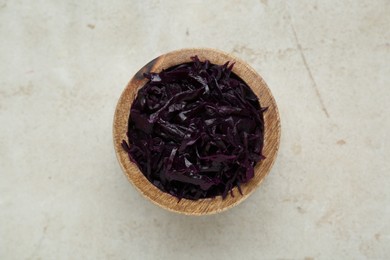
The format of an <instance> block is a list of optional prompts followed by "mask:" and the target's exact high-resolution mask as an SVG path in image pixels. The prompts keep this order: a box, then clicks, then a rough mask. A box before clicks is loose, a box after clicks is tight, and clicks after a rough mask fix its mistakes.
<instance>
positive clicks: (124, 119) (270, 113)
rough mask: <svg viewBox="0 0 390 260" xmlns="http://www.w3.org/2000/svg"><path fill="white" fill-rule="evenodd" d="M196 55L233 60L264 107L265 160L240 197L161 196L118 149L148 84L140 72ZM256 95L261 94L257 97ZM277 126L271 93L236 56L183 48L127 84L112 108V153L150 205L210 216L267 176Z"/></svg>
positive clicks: (162, 57) (151, 64)
mask: <svg viewBox="0 0 390 260" xmlns="http://www.w3.org/2000/svg"><path fill="white" fill-rule="evenodd" d="M195 55H198V57H199V59H200V60H205V59H208V60H210V62H211V63H216V64H223V63H225V62H226V61H233V62H235V65H234V67H233V72H234V73H235V74H236V75H237V76H238V77H240V78H241V79H242V80H244V81H245V82H246V83H247V84H248V86H249V87H250V88H251V89H252V90H253V91H254V92H255V94H256V96H257V97H258V98H259V100H260V104H261V106H268V110H267V111H266V112H265V113H264V129H265V130H264V131H265V133H264V139H265V140H264V147H263V154H264V155H265V156H266V157H267V158H266V159H265V160H262V161H261V162H260V163H257V165H256V166H255V177H254V178H253V179H251V180H250V181H249V182H248V183H246V184H242V187H241V188H242V190H243V195H240V194H239V193H238V192H237V187H235V188H233V192H234V193H235V194H236V195H235V196H234V197H231V196H230V195H229V196H228V197H226V198H225V199H223V200H222V197H221V196H217V197H215V198H206V199H199V200H196V201H194V200H188V199H181V200H180V201H178V199H177V198H176V197H174V196H172V195H170V194H168V193H165V192H163V191H161V190H160V189H158V188H157V187H156V186H154V185H153V184H152V183H151V182H149V180H147V178H146V177H145V176H144V175H143V174H142V172H141V171H140V170H139V169H138V167H137V166H136V165H135V163H133V162H130V160H129V157H128V154H127V152H125V151H124V150H123V149H122V147H121V142H122V140H124V139H125V140H127V135H126V133H127V126H128V119H129V114H130V107H131V105H132V102H133V100H134V98H135V97H136V94H137V92H138V90H139V88H141V87H143V86H144V85H145V83H146V82H147V81H148V80H147V79H145V78H144V77H143V73H147V72H160V71H161V70H162V69H167V68H169V67H172V66H175V65H178V64H182V63H185V62H190V61H191V59H190V57H191V56H195ZM260 92H261V93H262V94H261V95H259V94H260ZM264 103H265V104H264ZM280 136H281V125H280V116H279V112H278V108H277V105H276V102H275V98H274V97H273V95H272V93H271V90H270V89H269V87H268V86H267V84H266V83H265V81H264V80H263V78H262V77H261V76H260V75H259V74H258V73H257V72H256V71H255V70H254V69H253V68H252V67H251V66H250V65H249V64H248V63H246V62H245V61H243V60H241V59H240V58H237V57H236V56H234V55H232V54H230V53H227V52H224V51H221V50H217V49H212V48H184V49H178V50H175V51H171V52H168V53H165V54H162V55H160V56H158V57H157V58H155V59H153V60H152V61H150V62H148V63H147V64H146V65H144V66H143V67H142V68H141V69H140V70H139V71H138V72H137V73H136V74H135V75H134V76H133V77H132V78H131V79H130V81H129V83H128V84H127V85H126V87H125V89H124V90H123V91H122V94H121V96H120V98H119V100H118V103H117V105H116V109H115V114H114V121H113V141H114V148H115V154H116V157H117V159H118V162H119V164H120V166H121V168H122V171H123V173H124V174H125V175H126V177H127V179H128V180H129V181H130V182H131V183H132V184H133V185H134V186H135V188H136V189H137V190H138V191H139V192H140V193H141V194H142V195H143V196H144V197H146V198H147V199H148V200H150V201H151V202H153V203H154V204H156V205H158V206H160V207H162V208H164V209H167V210H169V211H172V212H176V213H182V214H185V215H210V214H215V213H219V212H222V211H225V210H227V209H230V208H232V207H234V206H236V205H238V204H240V203H241V202H243V201H244V200H245V199H247V198H248V197H249V196H250V195H251V194H253V192H254V191H255V190H256V188H257V187H258V186H259V185H260V184H261V183H262V181H263V180H264V178H265V177H266V176H267V175H268V174H269V172H270V170H271V168H272V166H273V164H274V163H275V160H276V157H277V153H278V150H279V145H280Z"/></svg>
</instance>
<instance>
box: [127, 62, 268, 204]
mask: <svg viewBox="0 0 390 260" xmlns="http://www.w3.org/2000/svg"><path fill="white" fill-rule="evenodd" d="M233 66H234V63H232V64H229V62H227V63H225V64H224V65H214V64H211V63H210V62H209V61H208V60H206V61H205V62H201V61H200V60H199V59H198V57H197V56H195V57H192V62H190V63H186V64H181V65H179V66H175V67H172V68H169V69H167V70H163V71H162V72H160V73H148V74H144V76H145V78H147V79H149V81H148V82H147V83H146V84H145V86H144V87H142V88H141V89H140V90H139V91H138V95H137V97H136V99H135V100H134V102H133V104H132V106H131V110H130V118H129V125H128V133H127V135H128V141H127V142H126V141H125V140H124V141H123V142H122V147H123V149H124V150H125V151H126V152H127V153H128V154H129V158H130V160H131V161H132V162H134V163H136V164H137V166H138V167H139V169H140V170H141V172H142V173H143V174H144V175H145V177H146V178H147V179H148V180H149V181H150V182H151V183H153V184H154V185H155V186H157V187H158V188H159V189H160V190H162V191H164V192H167V193H169V194H171V195H173V196H176V197H177V198H179V200H180V199H182V198H185V199H191V200H197V199H202V198H211V197H215V196H222V197H223V198H225V197H226V196H227V195H228V194H229V192H230V194H231V196H234V195H233V190H232V189H233V188H234V187H237V188H238V191H239V192H240V193H241V194H242V190H241V185H242V184H244V183H247V182H248V181H249V180H250V179H252V178H253V177H254V174H255V172H254V167H255V165H256V163H257V162H259V161H260V160H263V159H264V158H265V157H264V156H263V155H262V149H263V141H264V140H263V138H264V119H263V112H265V110H266V108H262V107H261V106H260V103H259V100H258V98H257V96H256V95H255V94H254V93H253V91H252V90H251V89H250V88H249V87H248V85H247V84H246V83H245V82H244V81H242V80H241V79H240V78H239V77H237V76H236V75H235V74H234V73H233V72H232V68H233Z"/></svg>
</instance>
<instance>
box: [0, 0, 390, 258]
mask: <svg viewBox="0 0 390 260" xmlns="http://www.w3.org/2000/svg"><path fill="white" fill-rule="evenodd" d="M389 13H390V2H389V1H387V0H375V1H371V0H360V1H352V0H350V1H336V0H330V1H319V0H318V1H271V0H258V1H254V0H253V1H250V0H248V1H222V0H218V1H115V2H112V1H75V0H73V1H20V0H13V1H11V0H8V1H7V0H0V38H1V41H0V126H1V130H0V259H87V258H89V259H157V258H158V259H183V258H186V259H200V258H201V259H239V258H243V257H245V258H246V259H366V258H368V259H388V258H389V257H390V247H389V244H390V221H389V219H390V163H389V158H390V150H389V149H390V137H389V131H390V117H389V116H388V114H389V112H390V111H389V101H390V88H389V87H390V30H389V24H390V16H389ZM182 47H215V48H219V49H221V50H224V51H227V52H231V53H233V54H235V55H237V56H238V57H240V58H242V59H244V60H246V61H247V62H248V63H250V64H251V65H252V66H253V67H254V68H255V69H256V70H257V71H258V72H259V73H260V74H261V75H262V76H263V77H264V79H265V80H266V81H267V83H268V85H269V87H270V88H271V90H272V92H273V94H274V96H275V98H276V100H277V102H278V106H279V110H280V114H281V120H282V142H281V147H280V151H279V157H278V159H277V161H276V164H275V166H274V168H273V170H272V171H271V173H270V175H269V176H268V177H267V178H266V180H265V182H264V183H263V184H262V186H261V187H260V188H259V189H258V190H257V191H256V192H255V193H254V194H253V195H252V196H251V197H250V198H249V199H248V200H247V201H245V202H244V203H243V204H241V205H239V206H238V207H236V208H233V209H231V210H229V211H227V212H225V213H222V214H220V215H213V216H209V217H199V218H197V217H188V216H181V215H176V214H174V213H170V212H167V211H164V210H162V209H160V208H158V207H156V206H154V205H153V204H151V203H150V202H148V201H147V200H145V199H143V198H142V197H141V195H139V194H138V193H137V192H136V190H135V189H134V188H133V187H132V186H131V185H130V184H129V183H128V181H127V180H126V178H125V176H124V175H123V174H122V172H121V169H120V167H119V164H118V163H117V161H116V158H115V153H114V149H113V145H112V120H113V114H114V108H115V105H116V102H117V100H118V98H119V95H120V93H121V92H122V90H123V88H124V87H125V86H126V84H127V82H128V80H129V79H130V78H131V76H132V75H133V74H134V73H135V72H136V71H137V70H138V69H139V68H140V67H141V66H143V65H144V64H145V63H146V62H148V61H149V60H151V59H152V58H154V57H156V56H158V55H159V54H161V53H165V52H167V51H171V50H174V49H178V48H182Z"/></svg>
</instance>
